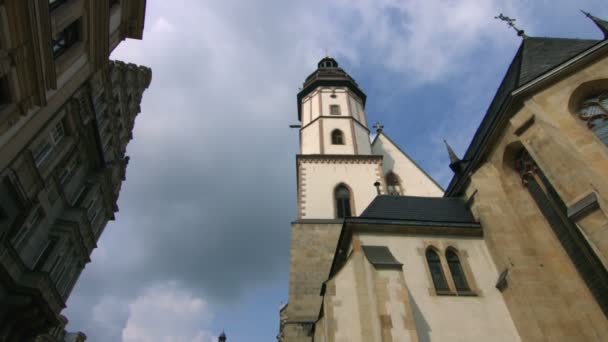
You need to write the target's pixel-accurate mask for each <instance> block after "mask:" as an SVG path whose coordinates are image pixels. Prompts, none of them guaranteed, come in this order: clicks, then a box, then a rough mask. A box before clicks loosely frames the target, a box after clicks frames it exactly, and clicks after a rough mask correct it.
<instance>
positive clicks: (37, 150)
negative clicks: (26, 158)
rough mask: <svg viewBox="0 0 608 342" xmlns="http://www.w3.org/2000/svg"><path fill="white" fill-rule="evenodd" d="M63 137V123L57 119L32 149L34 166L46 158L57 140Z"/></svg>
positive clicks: (57, 142)
mask: <svg viewBox="0 0 608 342" xmlns="http://www.w3.org/2000/svg"><path fill="white" fill-rule="evenodd" d="M64 137H65V128H64V127H63V123H62V122H61V121H59V122H58V123H57V124H56V125H55V126H54V127H53V129H51V132H50V133H48V135H47V136H45V137H44V138H43V139H42V141H40V142H39V143H38V145H36V146H35V147H34V148H33V149H32V154H33V156H34V161H35V163H36V166H40V165H41V164H42V163H43V162H44V161H45V160H46V158H47V157H48V156H49V155H50V154H51V152H52V151H53V149H54V148H55V146H56V145H57V144H59V142H60V141H61V140H62V139H63V138H64Z"/></svg>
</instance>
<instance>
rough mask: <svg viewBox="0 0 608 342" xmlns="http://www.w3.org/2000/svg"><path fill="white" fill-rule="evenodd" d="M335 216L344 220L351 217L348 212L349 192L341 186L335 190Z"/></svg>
mask: <svg viewBox="0 0 608 342" xmlns="http://www.w3.org/2000/svg"><path fill="white" fill-rule="evenodd" d="M335 197H336V216H337V217H338V218H344V217H349V216H351V211H350V191H348V188H347V187H346V186H345V185H344V184H341V185H339V186H338V187H337V188H336V191H335Z"/></svg>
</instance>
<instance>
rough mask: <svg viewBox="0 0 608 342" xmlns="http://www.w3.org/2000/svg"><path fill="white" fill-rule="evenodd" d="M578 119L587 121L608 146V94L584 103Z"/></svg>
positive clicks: (605, 93)
mask: <svg viewBox="0 0 608 342" xmlns="http://www.w3.org/2000/svg"><path fill="white" fill-rule="evenodd" d="M578 117H579V118H580V119H581V120H583V121H586V122H587V127H589V129H590V130H591V131H592V132H593V133H594V134H595V135H596V136H597V137H598V138H599V139H600V140H601V141H602V142H603V143H604V144H605V145H607V146H608V92H604V93H601V94H599V95H595V96H592V97H590V98H588V99H587V100H585V101H583V103H582V104H581V106H580V108H579V110H578Z"/></svg>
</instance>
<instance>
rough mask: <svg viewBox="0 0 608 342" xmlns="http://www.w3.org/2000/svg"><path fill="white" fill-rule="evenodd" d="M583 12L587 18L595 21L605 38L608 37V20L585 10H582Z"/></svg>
mask: <svg viewBox="0 0 608 342" xmlns="http://www.w3.org/2000/svg"><path fill="white" fill-rule="evenodd" d="M581 12H583V14H584V15H585V16H586V17H587V18H589V19H591V21H593V23H594V24H595V25H596V26H597V27H598V28H599V29H600V30H601V31H602V33H603V34H604V39H608V21H606V20H602V19H600V18H598V17H596V16H594V15H593V14H591V13H589V12H585V11H583V10H581Z"/></svg>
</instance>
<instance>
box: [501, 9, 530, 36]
mask: <svg viewBox="0 0 608 342" xmlns="http://www.w3.org/2000/svg"><path fill="white" fill-rule="evenodd" d="M494 19H498V20H502V21H504V22H505V23H507V25H509V27H511V28H512V29H514V30H515V32H517V35H518V36H520V37H525V36H526V33H525V32H524V30H521V29H519V28H517V26H515V21H516V20H517V19H513V18H509V17H507V16H506V15H503V14H502V13H500V14H499V15H497V16H495V17H494Z"/></svg>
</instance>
